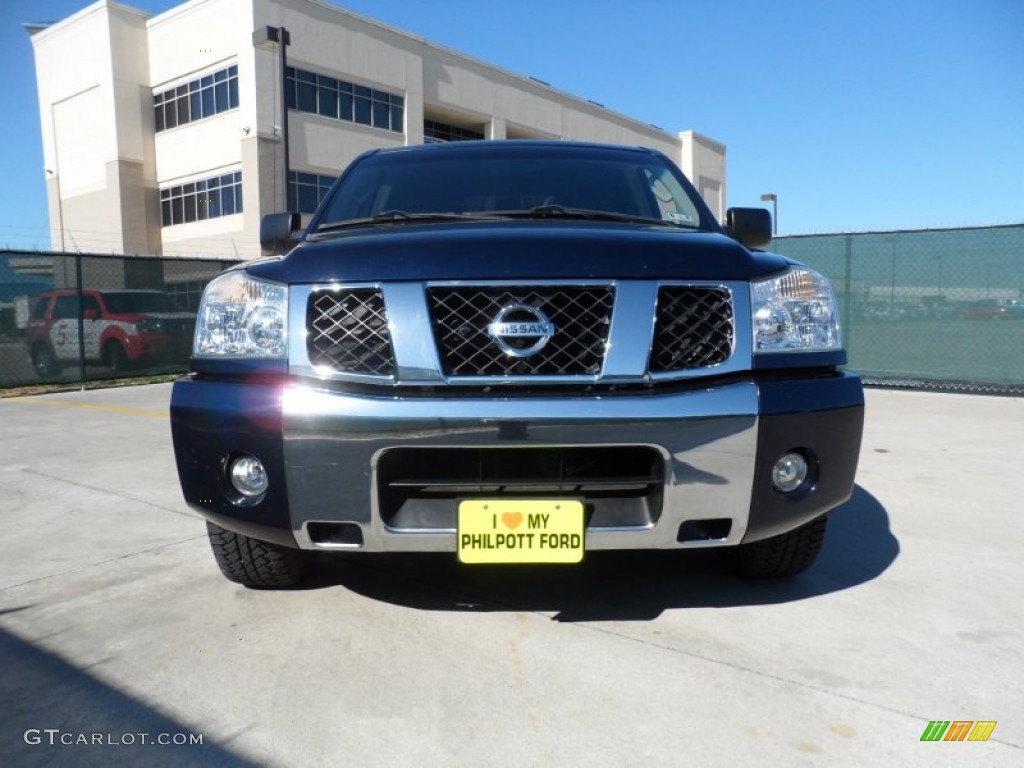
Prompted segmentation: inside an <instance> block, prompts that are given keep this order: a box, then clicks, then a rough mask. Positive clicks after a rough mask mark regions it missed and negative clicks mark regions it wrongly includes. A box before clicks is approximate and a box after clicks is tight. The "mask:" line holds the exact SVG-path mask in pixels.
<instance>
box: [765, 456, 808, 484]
mask: <svg viewBox="0 0 1024 768" xmlns="http://www.w3.org/2000/svg"><path fill="white" fill-rule="evenodd" d="M806 480H807V459H805V458H804V457H803V456H801V455H800V454H799V453H784V454H782V455H781V456H780V457H779V458H778V459H777V460H776V462H775V466H774V467H772V485H774V486H775V490H777V491H781V492H782V493H792V492H793V491H795V490H796V489H797V488H799V487H800V486H801V485H803V484H804V482H805V481H806Z"/></svg>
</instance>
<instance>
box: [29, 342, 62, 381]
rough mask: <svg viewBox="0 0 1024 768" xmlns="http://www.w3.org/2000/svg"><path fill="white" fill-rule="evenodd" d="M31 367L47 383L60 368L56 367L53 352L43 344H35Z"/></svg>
mask: <svg viewBox="0 0 1024 768" xmlns="http://www.w3.org/2000/svg"><path fill="white" fill-rule="evenodd" d="M32 367H33V368H34V369H35V372H36V375H37V376H38V377H39V378H40V379H42V380H43V381H49V380H50V379H52V378H55V377H56V376H57V374H58V373H60V366H59V365H57V360H56V358H55V357H54V356H53V352H51V351H50V348H49V347H48V346H46V345H45V344H36V345H35V347H33V348H32Z"/></svg>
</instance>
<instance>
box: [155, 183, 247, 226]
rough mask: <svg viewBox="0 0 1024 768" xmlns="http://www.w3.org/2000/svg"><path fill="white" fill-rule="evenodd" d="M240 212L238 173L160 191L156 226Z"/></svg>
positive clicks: (240, 194) (240, 190)
mask: <svg viewBox="0 0 1024 768" xmlns="http://www.w3.org/2000/svg"><path fill="white" fill-rule="evenodd" d="M241 212H242V172H241V171H235V172H234V173H225V174H224V175H222V176H212V177H210V178H209V179H203V180H202V181H193V182H189V183H188V184H181V185H179V186H176V187H168V188H167V189H161V190H160V223H161V224H163V226H165V227H170V226H172V225H174V224H185V223H188V222H190V221H203V220H204V219H216V218H218V217H219V216H230V215H231V214H233V213H241Z"/></svg>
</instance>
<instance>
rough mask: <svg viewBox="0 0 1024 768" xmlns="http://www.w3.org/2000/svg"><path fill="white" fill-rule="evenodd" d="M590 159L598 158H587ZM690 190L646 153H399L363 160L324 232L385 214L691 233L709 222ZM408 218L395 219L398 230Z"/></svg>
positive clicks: (325, 220)
mask: <svg viewBox="0 0 1024 768" xmlns="http://www.w3.org/2000/svg"><path fill="white" fill-rule="evenodd" d="M587 155H593V156H592V157H591V156H587ZM691 194H694V195H695V194H696V193H692V192H689V191H688V190H687V189H686V187H684V183H683V182H681V181H680V179H679V178H678V177H677V176H676V174H675V173H673V171H672V169H670V168H669V167H668V166H667V164H666V162H665V161H664V160H663V159H661V158H660V157H658V156H655V155H647V154H644V153H640V152H632V151H630V152H625V151H624V152H619V153H609V152H601V153H598V152H544V153H529V152H515V153H510V152H502V153H491V154H485V153H480V152H465V153H464V154H459V153H458V152H452V151H446V152H443V153H442V152H438V153H436V154H434V153H432V152H429V151H425V152H398V153H389V154H381V155H373V156H370V157H368V158H364V159H363V160H361V161H360V162H358V163H357V164H356V165H355V166H354V167H352V168H351V169H350V170H349V172H348V173H347V174H346V176H345V178H344V181H343V182H342V184H341V185H340V186H339V187H338V188H337V189H336V191H335V194H334V195H333V197H332V198H331V199H330V200H329V201H328V203H327V206H326V207H325V210H324V211H323V212H322V215H321V216H320V217H319V219H318V222H317V225H318V226H323V227H327V226H329V225H331V224H338V223H341V222H346V221H353V220H372V219H373V217H375V216H377V217H378V220H377V221H375V222H373V223H380V220H381V216H380V215H381V214H393V213H396V212H397V213H400V214H446V215H452V214H455V215H474V214H478V215H481V214H482V215H502V214H511V213H515V212H530V213H536V214H537V215H538V217H545V218H547V217H550V216H551V214H552V211H553V210H555V211H556V212H557V213H560V214H562V215H566V214H568V215H572V214H573V213H583V212H588V211H589V212H602V213H608V214H616V215H618V216H621V217H632V218H635V219H638V220H644V219H647V220H654V221H655V222H657V223H664V224H670V225H674V226H680V227H685V228H691V229H695V228H701V227H708V226H710V222H708V221H702V215H701V210H702V209H701V208H699V207H698V206H697V205H695V204H694V202H693V199H691V196H690V195H691ZM401 219H402V217H401V216H397V217H396V216H390V217H389V218H388V221H390V222H391V223H398V222H399V221H400V220H401Z"/></svg>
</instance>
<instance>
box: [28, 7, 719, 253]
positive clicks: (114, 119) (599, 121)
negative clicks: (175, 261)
mask: <svg viewBox="0 0 1024 768" xmlns="http://www.w3.org/2000/svg"><path fill="white" fill-rule="evenodd" d="M26 26H27V27H28V29H29V32H30V34H31V39H32V46H33V49H34V52H35V62H36V78H37V82H38V90H39V108H40V114H41V118H42V134H43V135H42V138H43V149H44V158H45V163H44V165H45V169H46V170H45V172H46V178H47V189H48V199H49V212H50V221H51V243H52V247H53V248H54V250H67V251H83V252H93V253H110V252H114V253H140V254H163V255H182V256H204V257H205V256H208V257H217V258H225V257H228V258H233V257H241V258H251V257H255V256H258V255H259V252H260V248H259V242H258V231H259V220H260V217H261V216H263V215H264V214H267V213H272V212H274V211H281V210H289V209H290V210H301V211H303V212H304V213H307V214H308V213H311V212H312V210H313V208H314V207H315V205H316V204H317V202H318V201H319V199H320V197H321V196H322V195H323V193H324V191H325V190H326V188H327V187H328V186H329V184H330V183H331V182H332V181H333V180H334V179H335V178H336V177H337V175H338V173H339V171H340V170H341V169H342V168H344V167H345V166H346V165H347V164H348V163H349V162H350V161H351V160H352V159H354V158H355V157H356V156H357V155H359V154H360V153H361V152H364V151H366V150H368V149H373V148H378V147H395V146H403V145H410V144H420V143H423V142H429V141H453V140H461V139H474V138H475V139H524V138H554V139H577V140H583V141H599V142H610V143H616V144H632V145H643V146H648V147H653V148H655V149H658V150H661V151H662V152H664V153H665V154H667V155H668V156H669V157H671V158H672V159H673V160H675V161H676V163H678V165H679V166H680V168H682V170H683V171H684V172H685V173H686V175H687V176H688V177H689V178H690V179H691V180H692V181H693V182H694V184H695V185H696V186H697V187H698V189H699V190H700V191H701V193H702V194H703V195H704V197H705V199H706V200H707V201H708V203H709V204H710V206H711V208H712V210H713V211H715V212H716V213H717V214H718V215H719V217H721V215H722V212H723V211H724V208H725V191H726V188H725V147H724V146H722V145H721V144H719V143H717V142H715V141H712V140H711V139H708V138H706V137H704V136H701V135H700V134H697V133H695V132H693V131H685V132H682V133H679V134H672V133H667V132H665V131H663V130H661V129H659V128H657V127H654V126H652V125H648V124H647V123H644V122H640V121H637V120H634V119H631V118H629V117H626V116H625V115H621V114H618V113H616V112H613V111H611V110H608V109H605V108H604V107H602V106H601V105H599V104H596V103H594V102H591V101H588V100H586V99H584V98H580V97H577V96H573V95H571V94H568V93H565V92H563V91H560V90H558V89H556V88H553V87H551V86H549V85H547V84H546V83H543V82H541V81H539V80H535V79H533V78H531V77H527V76H525V75H521V74H515V73H512V72H508V71H505V70H502V69H499V68H497V67H493V66H490V65H488V64H485V63H484V62H481V61H477V60H475V59H472V58H469V57H467V56H463V55H461V54H459V53H456V52H455V51H451V50H449V49H447V48H443V47H441V46H438V45H435V44H434V43H431V42H429V41H427V40H424V39H422V38H419V37H416V36H415V35H412V34H409V33H406V32H402V31H401V30H398V29H394V28H392V27H389V26H386V25H384V24H380V23H378V22H375V21H373V20H371V19H368V18H365V17H362V16H358V15H355V14H353V13H350V12H348V11H345V10H343V9H341V8H338V7H336V6H334V5H331V4H329V3H326V2H322V0H190V1H189V2H186V3H183V4H182V5H179V6H177V7H175V8H172V9H171V10H169V11H167V12H165V13H162V14H160V15H157V16H149V15H147V14H146V13H144V12H142V11H139V10H136V9H134V8H130V7H127V6H124V5H119V4H116V3H113V2H109V0H100V1H99V2H96V3H93V4H92V5H89V6H88V7H86V8H83V9H82V10H81V11H79V12H78V13H76V14H74V15H73V16H70V17H68V18H66V19H63V20H62V21H59V22H57V23H54V24H50V25H26ZM282 29H283V30H286V31H287V37H288V40H289V44H288V45H287V46H285V49H284V53H285V56H286V68H284V69H282V59H281V48H280V45H281V38H282ZM282 81H283V82H282ZM286 121H287V129H286V130H282V128H283V127H284V126H285V125H286ZM286 143H287V145H288V151H287V152H288V170H289V173H288V176H287V183H286V177H285V144H286Z"/></svg>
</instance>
